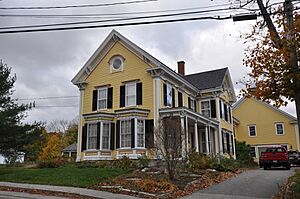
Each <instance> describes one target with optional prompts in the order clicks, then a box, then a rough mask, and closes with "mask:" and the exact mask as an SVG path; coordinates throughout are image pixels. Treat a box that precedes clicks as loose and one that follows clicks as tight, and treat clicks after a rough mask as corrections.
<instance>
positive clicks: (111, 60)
mask: <svg viewBox="0 0 300 199" xmlns="http://www.w3.org/2000/svg"><path fill="white" fill-rule="evenodd" d="M116 59H119V60H121V66H120V68H119V69H115V68H114V66H113V63H114V61H115V60H116ZM124 61H125V59H124V57H122V56H121V55H114V56H112V57H111V58H110V60H109V62H108V63H109V68H110V73H117V72H122V71H123V68H124Z"/></svg>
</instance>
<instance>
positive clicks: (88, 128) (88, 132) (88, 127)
mask: <svg viewBox="0 0 300 199" xmlns="http://www.w3.org/2000/svg"><path fill="white" fill-rule="evenodd" d="M90 125H96V136H93V137H94V138H95V140H96V146H95V148H89V137H90V136H89V134H90ZM97 128H98V124H97V123H88V124H87V139H86V149H87V150H97V131H98V129H97Z"/></svg>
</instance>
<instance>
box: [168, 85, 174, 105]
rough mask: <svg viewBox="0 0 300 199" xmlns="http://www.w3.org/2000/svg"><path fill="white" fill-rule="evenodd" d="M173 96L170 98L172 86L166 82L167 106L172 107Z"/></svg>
mask: <svg viewBox="0 0 300 199" xmlns="http://www.w3.org/2000/svg"><path fill="white" fill-rule="evenodd" d="M172 104H173V98H172V86H171V85H170V84H167V106H169V107H172Z"/></svg>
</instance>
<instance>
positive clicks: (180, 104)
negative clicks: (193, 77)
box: [178, 91, 183, 107]
mask: <svg viewBox="0 0 300 199" xmlns="http://www.w3.org/2000/svg"><path fill="white" fill-rule="evenodd" d="M182 106H183V103H182V93H181V92H179V91H178V107H182Z"/></svg>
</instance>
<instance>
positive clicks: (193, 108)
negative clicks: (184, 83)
mask: <svg viewBox="0 0 300 199" xmlns="http://www.w3.org/2000/svg"><path fill="white" fill-rule="evenodd" d="M190 103H191V109H192V110H193V111H195V112H196V109H195V108H196V107H195V99H194V98H192V97H190Z"/></svg>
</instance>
